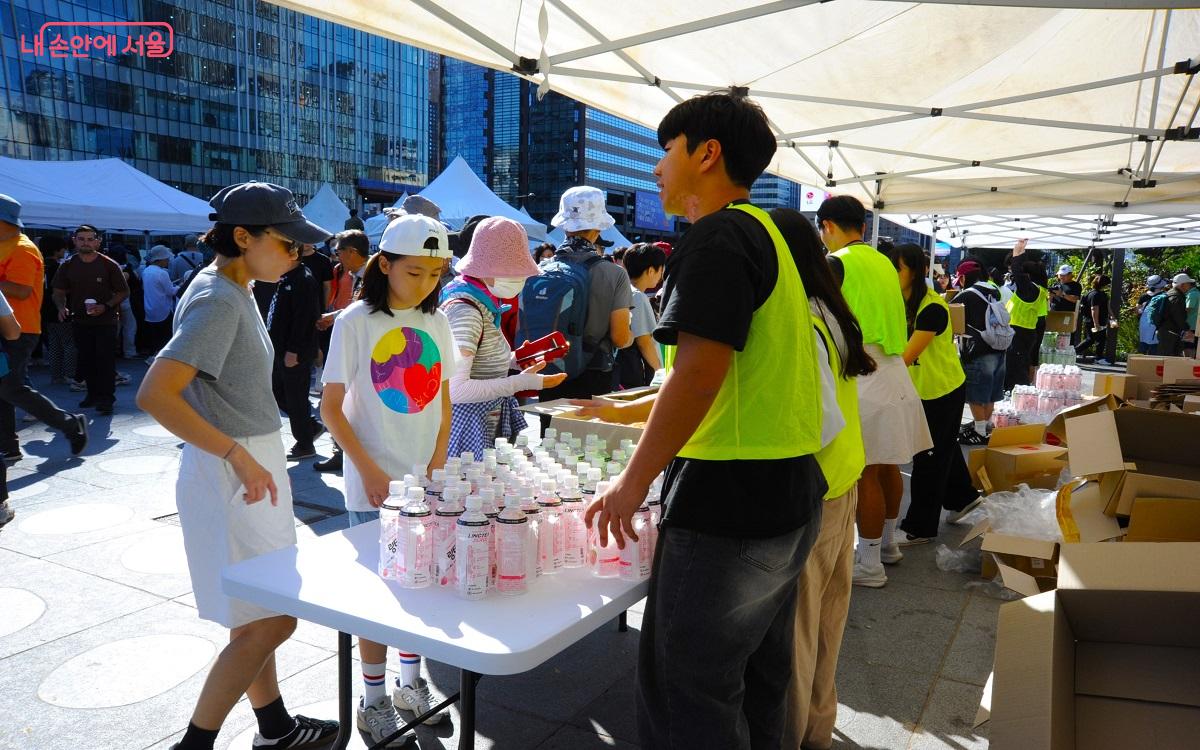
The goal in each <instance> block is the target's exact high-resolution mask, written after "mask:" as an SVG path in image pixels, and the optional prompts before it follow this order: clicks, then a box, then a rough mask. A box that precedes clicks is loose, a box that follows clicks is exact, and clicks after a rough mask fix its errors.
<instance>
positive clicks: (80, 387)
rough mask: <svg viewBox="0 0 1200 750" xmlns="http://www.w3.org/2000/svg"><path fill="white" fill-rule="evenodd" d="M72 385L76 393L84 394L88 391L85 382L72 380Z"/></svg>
mask: <svg viewBox="0 0 1200 750" xmlns="http://www.w3.org/2000/svg"><path fill="white" fill-rule="evenodd" d="M70 383H71V386H70V388H71V390H73V391H75V392H76V393H83V392H84V391H86V390H87V383H85V382H83V381H82V380H72V381H70Z"/></svg>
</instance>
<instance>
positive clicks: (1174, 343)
mask: <svg viewBox="0 0 1200 750" xmlns="http://www.w3.org/2000/svg"><path fill="white" fill-rule="evenodd" d="M1154 353H1155V355H1157V356H1159V357H1178V356H1179V355H1181V354H1183V331H1172V330H1170V329H1168V328H1159V329H1158V345H1157V346H1155V348H1154Z"/></svg>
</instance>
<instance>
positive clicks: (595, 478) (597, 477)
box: [579, 469, 608, 510]
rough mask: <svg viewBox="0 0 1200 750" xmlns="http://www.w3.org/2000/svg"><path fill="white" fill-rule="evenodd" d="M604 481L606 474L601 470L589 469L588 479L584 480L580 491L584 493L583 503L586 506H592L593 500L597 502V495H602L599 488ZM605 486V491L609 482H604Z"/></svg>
mask: <svg viewBox="0 0 1200 750" xmlns="http://www.w3.org/2000/svg"><path fill="white" fill-rule="evenodd" d="M603 480H604V472H603V471H601V470H600V469H588V472H587V479H586V480H584V482H583V484H582V485H581V486H580V487H579V489H580V490H581V491H582V492H583V502H584V504H585V506H586V505H588V504H590V503H591V501H592V500H595V499H596V495H598V494H600V489H599V486H600V483H601V482H602V481H603ZM604 484H605V489H606V490H607V489H608V487H607V485H608V482H604ZM585 510H586V507H585Z"/></svg>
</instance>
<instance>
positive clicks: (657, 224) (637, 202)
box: [633, 190, 675, 232]
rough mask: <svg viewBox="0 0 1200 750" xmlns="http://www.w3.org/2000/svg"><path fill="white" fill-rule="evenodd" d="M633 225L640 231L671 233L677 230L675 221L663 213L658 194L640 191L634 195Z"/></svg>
mask: <svg viewBox="0 0 1200 750" xmlns="http://www.w3.org/2000/svg"><path fill="white" fill-rule="evenodd" d="M633 200H634V213H633V225H634V226H635V227H637V228H638V229H657V230H659V231H660V232H670V231H672V230H673V229H675V220H674V219H673V218H671V217H669V216H667V215H666V214H665V213H664V212H663V207H662V201H661V200H659V197H658V193H652V192H650V191H648V190H638V191H635V193H634V199H633Z"/></svg>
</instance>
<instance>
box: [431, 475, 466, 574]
mask: <svg viewBox="0 0 1200 750" xmlns="http://www.w3.org/2000/svg"><path fill="white" fill-rule="evenodd" d="M463 512H464V508H463V504H462V492H461V490H459V488H458V487H448V488H446V491H445V492H443V493H442V502H441V504H440V505H439V506H438V508H437V510H435V511H434V516H433V569H434V570H433V573H434V577H435V578H437V582H438V585H439V586H447V587H449V586H453V585H454V584H455V582H456V581H457V580H458V577H457V576H458V571H457V570H456V569H455V567H456V566H455V562H454V558H455V552H456V550H455V548H454V545H455V542H456V540H457V537H458V528H457V526H458V519H459V517H461V516H462V514H463Z"/></svg>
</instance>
